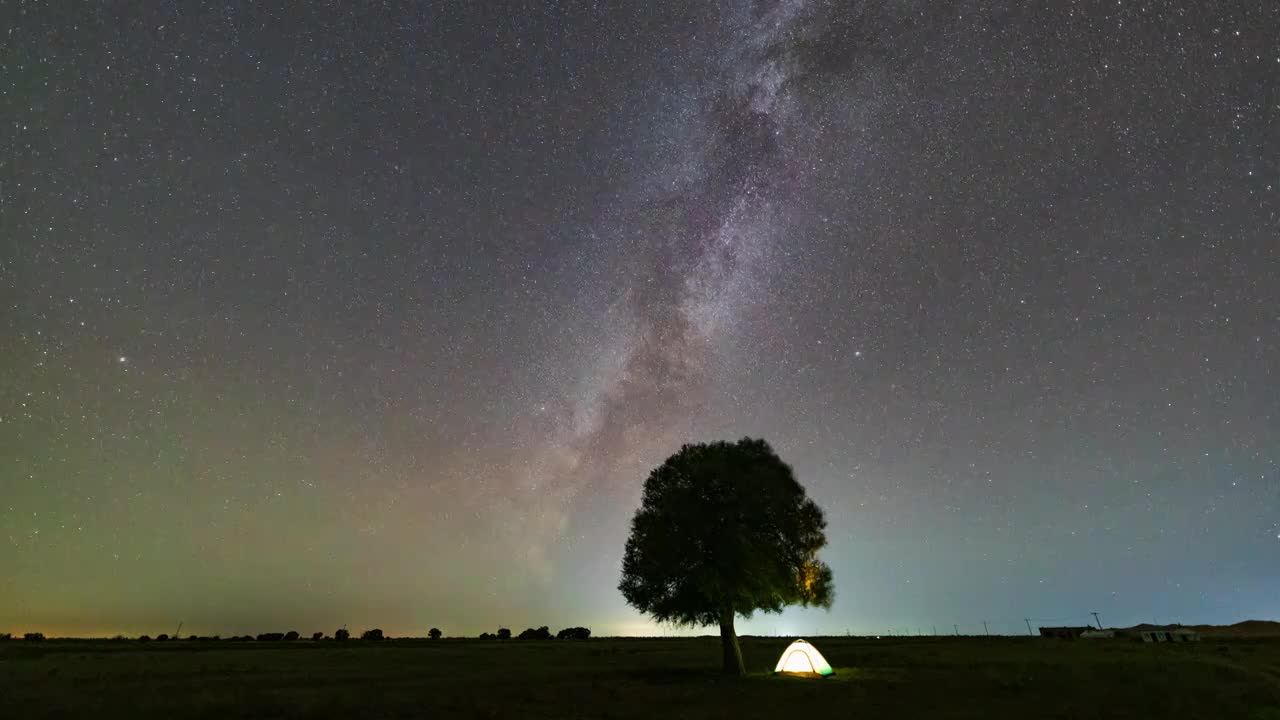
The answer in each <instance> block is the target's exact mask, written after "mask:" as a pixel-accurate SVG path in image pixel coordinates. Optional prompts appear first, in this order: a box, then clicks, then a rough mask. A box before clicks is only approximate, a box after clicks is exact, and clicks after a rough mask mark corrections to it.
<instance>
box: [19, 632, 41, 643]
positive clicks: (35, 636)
mask: <svg viewBox="0 0 1280 720" xmlns="http://www.w3.org/2000/svg"><path fill="white" fill-rule="evenodd" d="M22 639H23V640H30V641H31V642H40V641H42V640H44V633H25V634H23V636H22Z"/></svg>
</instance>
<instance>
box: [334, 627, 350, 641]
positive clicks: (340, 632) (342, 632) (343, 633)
mask: <svg viewBox="0 0 1280 720" xmlns="http://www.w3.org/2000/svg"><path fill="white" fill-rule="evenodd" d="M349 637H351V632H350V631H349V630H347V629H346V628H339V629H337V630H334V631H333V639H334V640H346V639H347V638H349Z"/></svg>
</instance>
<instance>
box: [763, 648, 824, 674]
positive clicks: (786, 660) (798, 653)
mask: <svg viewBox="0 0 1280 720" xmlns="http://www.w3.org/2000/svg"><path fill="white" fill-rule="evenodd" d="M773 671H774V672H775V673H783V674H786V675H810V676H819V677H824V676H827V675H832V674H834V673H835V670H832V669H831V665H830V664H828V663H827V660H826V658H824V657H822V653H820V652H818V649H817V648H815V647H814V646H812V645H810V644H809V643H807V642H805V641H804V640H796V641H795V642H793V643H791V644H790V645H788V646H787V649H786V650H783V651H782V657H780V658H778V665H777V667H775V668H774V669H773Z"/></svg>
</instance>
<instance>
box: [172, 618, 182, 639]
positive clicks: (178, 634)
mask: <svg viewBox="0 0 1280 720" xmlns="http://www.w3.org/2000/svg"><path fill="white" fill-rule="evenodd" d="M183 622H184V621H182V620H179V621H178V629H177V630H174V631H173V639H174V640H177V639H178V638H180V637H182V623H183Z"/></svg>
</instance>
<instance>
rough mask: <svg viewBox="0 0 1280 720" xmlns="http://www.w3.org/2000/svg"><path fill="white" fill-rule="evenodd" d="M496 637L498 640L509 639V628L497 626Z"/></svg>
mask: <svg viewBox="0 0 1280 720" xmlns="http://www.w3.org/2000/svg"><path fill="white" fill-rule="evenodd" d="M498 639H499V640H510V639H511V628H498Z"/></svg>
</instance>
